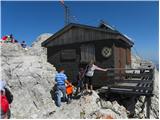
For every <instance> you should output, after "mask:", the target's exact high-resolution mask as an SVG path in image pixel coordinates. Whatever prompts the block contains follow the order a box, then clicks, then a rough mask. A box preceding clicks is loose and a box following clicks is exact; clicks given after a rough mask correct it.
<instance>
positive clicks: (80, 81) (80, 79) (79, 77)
mask: <svg viewBox="0 0 160 120" xmlns="http://www.w3.org/2000/svg"><path fill="white" fill-rule="evenodd" d="M83 77H84V69H83V68H82V67H80V68H79V72H78V75H77V81H78V85H77V91H76V94H77V95H78V94H79V93H80V92H81V91H82V89H83Z"/></svg>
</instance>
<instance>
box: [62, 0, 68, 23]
mask: <svg viewBox="0 0 160 120" xmlns="http://www.w3.org/2000/svg"><path fill="white" fill-rule="evenodd" d="M60 2H61V4H62V5H63V7H64V23H65V25H68V24H69V23H70V14H69V8H68V6H67V5H65V4H64V1H60Z"/></svg>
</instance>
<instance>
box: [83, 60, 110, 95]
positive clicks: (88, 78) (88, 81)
mask: <svg viewBox="0 0 160 120" xmlns="http://www.w3.org/2000/svg"><path fill="white" fill-rule="evenodd" d="M94 63H95V62H94V61H93V60H91V61H90V63H89V64H88V65H87V67H86V72H85V81H84V84H85V87H86V91H87V92H89V89H88V85H89V86H90V90H91V92H90V93H91V94H92V90H93V85H92V78H93V75H94V71H95V70H100V71H104V72H106V71H107V70H108V69H103V68H100V67H98V66H96V65H95V64H94Z"/></svg>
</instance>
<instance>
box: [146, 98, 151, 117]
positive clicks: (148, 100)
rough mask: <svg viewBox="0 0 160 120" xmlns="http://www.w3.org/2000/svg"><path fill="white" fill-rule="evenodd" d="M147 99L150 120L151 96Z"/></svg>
mask: <svg viewBox="0 0 160 120" xmlns="http://www.w3.org/2000/svg"><path fill="white" fill-rule="evenodd" d="M146 97H147V111H146V112H147V113H146V114H147V118H148V119H149V118H150V108H151V96H146Z"/></svg>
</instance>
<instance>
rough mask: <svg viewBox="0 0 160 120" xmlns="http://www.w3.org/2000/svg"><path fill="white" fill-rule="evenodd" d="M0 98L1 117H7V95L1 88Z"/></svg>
mask: <svg viewBox="0 0 160 120" xmlns="http://www.w3.org/2000/svg"><path fill="white" fill-rule="evenodd" d="M0 99H1V119H8V118H9V117H8V113H9V103H8V100H7V97H6V96H5V93H4V91H2V90H1V94H0Z"/></svg>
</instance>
